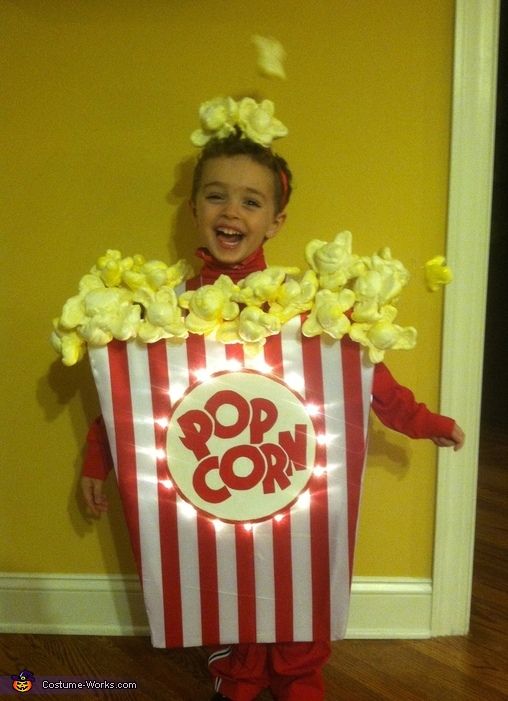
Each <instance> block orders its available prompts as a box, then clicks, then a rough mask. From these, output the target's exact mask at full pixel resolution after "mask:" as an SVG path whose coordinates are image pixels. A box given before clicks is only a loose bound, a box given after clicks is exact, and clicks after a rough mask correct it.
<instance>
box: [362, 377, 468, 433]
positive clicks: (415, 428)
mask: <svg viewBox="0 0 508 701" xmlns="http://www.w3.org/2000/svg"><path fill="white" fill-rule="evenodd" d="M372 394H373V397H372V409H373V411H374V413H375V414H376V416H377V417H378V418H379V419H380V421H382V422H383V423H384V424H385V426H388V428H392V429H394V430H395V431H399V432H400V433H404V434H405V435H406V436H409V437H410V438H433V437H442V438H451V434H452V431H453V427H454V425H455V421H454V420H453V419H450V418H449V417H448V416H442V415H441V414H433V413H432V412H431V411H429V409H427V407H426V406H425V404H419V403H418V402H417V401H416V400H415V398H414V395H413V393H412V392H411V390H409V389H408V388H407V387H403V386H402V385H399V383H398V382H397V381H396V380H395V379H394V378H393V377H392V375H391V373H390V371H389V370H388V368H387V367H386V365H384V364H383V363H378V364H377V365H376V366H375V368H374V385H373V389H372Z"/></svg>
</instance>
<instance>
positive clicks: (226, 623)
mask: <svg viewBox="0 0 508 701" xmlns="http://www.w3.org/2000/svg"><path fill="white" fill-rule="evenodd" d="M219 529H220V530H219ZM217 582H218V589H219V630H220V639H221V641H224V642H231V643H236V642H238V638H239V635H238V581H237V577H236V541H235V527H234V526H233V525H232V524H230V523H222V524H219V525H218V533H217Z"/></svg>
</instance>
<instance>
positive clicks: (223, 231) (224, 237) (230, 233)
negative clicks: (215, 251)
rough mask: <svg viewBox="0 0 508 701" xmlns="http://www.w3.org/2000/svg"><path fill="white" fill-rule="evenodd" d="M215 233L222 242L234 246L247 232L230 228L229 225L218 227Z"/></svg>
mask: <svg viewBox="0 0 508 701" xmlns="http://www.w3.org/2000/svg"><path fill="white" fill-rule="evenodd" d="M215 233H216V236H217V238H218V239H219V241H220V242H221V244H223V245H226V246H234V245H236V244H237V243H240V241H241V240H242V239H243V238H244V236H245V234H242V232H241V231H238V230H237V229H229V228H227V227H223V226H221V227H218V228H217V229H215Z"/></svg>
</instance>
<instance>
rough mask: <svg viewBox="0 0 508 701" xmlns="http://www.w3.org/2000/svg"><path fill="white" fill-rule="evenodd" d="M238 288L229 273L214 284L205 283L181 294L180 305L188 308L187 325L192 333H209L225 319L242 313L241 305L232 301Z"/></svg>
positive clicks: (227, 319)
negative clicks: (228, 275)
mask: <svg viewBox="0 0 508 701" xmlns="http://www.w3.org/2000/svg"><path fill="white" fill-rule="evenodd" d="M237 290H238V287H237V285H235V284H234V283H233V282H232V280H231V279H230V278H229V277H227V275H221V276H220V277H219V278H218V279H217V280H216V281H215V282H214V283H213V285H203V286H202V287H200V288H199V289H198V290H191V291H188V292H184V293H183V294H182V295H180V300H179V301H180V305H181V306H182V307H183V308H184V309H188V310H189V313H188V315H187V316H186V317H185V326H186V328H187V329H188V331H190V332H191V333H197V334H205V335H206V334H209V333H211V332H212V331H214V330H215V329H216V328H217V326H218V325H219V324H221V323H222V322H223V321H230V320H231V319H234V318H235V317H236V316H238V314H239V313H240V307H239V306H238V304H237V303H236V302H234V301H232V295H233V293H234V292H236V291H237Z"/></svg>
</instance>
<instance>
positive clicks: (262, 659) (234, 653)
mask: <svg viewBox="0 0 508 701" xmlns="http://www.w3.org/2000/svg"><path fill="white" fill-rule="evenodd" d="M329 656H330V643H329V642H309V643H270V644H265V643H256V644H250V645H245V644H244V645H231V646H230V647H224V648H218V649H217V650H216V651H215V652H213V653H212V654H211V655H210V658H209V660H208V665H209V667H210V672H211V673H212V675H213V677H214V678H215V690H216V691H219V692H220V693H221V694H222V695H223V696H227V697H228V698H230V699H232V700H233V701H253V700H254V699H255V698H256V696H257V695H258V694H259V693H261V691H263V689H267V688H269V689H270V691H271V692H272V693H273V695H274V697H275V698H276V699H277V701H323V699H324V687H323V678H322V673H321V671H322V668H323V665H324V664H325V662H326V661H327V659H328V657H329Z"/></svg>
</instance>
